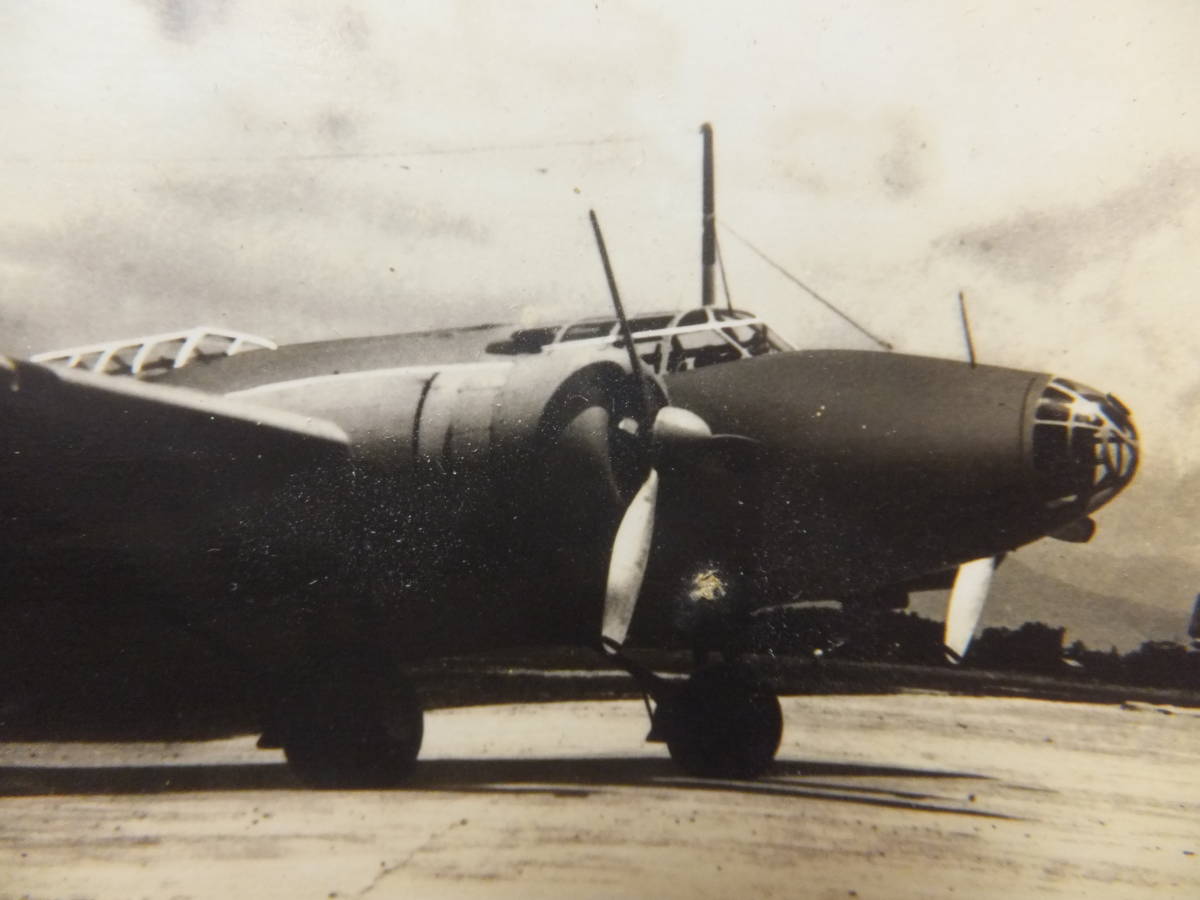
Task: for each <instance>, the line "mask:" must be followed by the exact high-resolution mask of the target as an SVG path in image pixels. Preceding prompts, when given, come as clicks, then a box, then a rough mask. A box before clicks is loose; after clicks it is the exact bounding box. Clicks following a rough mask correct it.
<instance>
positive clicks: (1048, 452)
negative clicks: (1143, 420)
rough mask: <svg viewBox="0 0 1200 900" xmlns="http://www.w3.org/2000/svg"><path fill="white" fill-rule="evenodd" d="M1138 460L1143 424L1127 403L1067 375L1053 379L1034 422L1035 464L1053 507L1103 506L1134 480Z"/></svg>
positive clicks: (1088, 509)
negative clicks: (1136, 420) (1136, 422)
mask: <svg viewBox="0 0 1200 900" xmlns="http://www.w3.org/2000/svg"><path fill="white" fill-rule="evenodd" d="M1137 462H1138V437H1137V429H1136V428H1134V426H1133V419H1132V417H1131V416H1130V412H1129V409H1128V408H1127V407H1126V406H1125V404H1123V403H1122V402H1121V401H1120V400H1118V399H1117V398H1116V397H1114V396H1113V395H1112V394H1101V393H1100V392H1099V391H1097V390H1095V389H1093V388H1090V387H1086V386H1085V385H1081V384H1077V383H1076V382H1073V381H1068V380H1067V379H1066V378H1052V379H1051V380H1050V383H1049V384H1048V385H1046V388H1045V389H1044V390H1043V391H1042V395H1041V397H1039V398H1038V402H1037V408H1036V410H1035V412H1034V422H1033V464H1034V468H1035V469H1036V470H1037V471H1038V473H1039V474H1040V475H1041V476H1042V477H1043V478H1044V484H1045V497H1046V506H1047V508H1048V509H1051V510H1055V509H1060V508H1079V509H1081V510H1082V511H1083V512H1085V513H1090V512H1092V511H1093V510H1096V509H1099V508H1100V507H1101V506H1103V505H1104V504H1105V503H1107V502H1108V501H1109V500H1111V499H1112V498H1113V497H1115V496H1116V495H1117V493H1118V492H1120V490H1121V489H1122V488H1124V487H1125V485H1127V484H1129V482H1130V481H1131V480H1132V479H1133V475H1134V472H1135V471H1137Z"/></svg>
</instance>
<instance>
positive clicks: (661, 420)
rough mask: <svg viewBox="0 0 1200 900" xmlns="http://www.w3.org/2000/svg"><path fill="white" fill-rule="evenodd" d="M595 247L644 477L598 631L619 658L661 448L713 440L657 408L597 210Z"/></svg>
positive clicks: (647, 537) (646, 550) (619, 540)
mask: <svg viewBox="0 0 1200 900" xmlns="http://www.w3.org/2000/svg"><path fill="white" fill-rule="evenodd" d="M588 216H589V218H590V219H591V223H592V231H593V233H594V234H595V236H596V245H597V247H598V248H599V250H600V261H601V262H602V263H603V265H604V275H605V278H606V279H607V281H608V290H609V294H610V295H611V297H612V302H613V308H614V309H615V310H616V314H617V321H618V322H619V323H620V329H621V337H622V341H623V342H624V344H625V347H626V349H627V350H628V351H629V366H630V370H631V372H630V377H631V378H633V379H634V380H635V381H636V382H637V385H638V388H639V391H638V396H639V399H640V403H639V408H638V410H637V415H636V435H635V436H636V438H637V453H638V457H639V459H638V471H639V472H644V473H645V475H644V477H643V480H642V483H641V486H640V487H639V488H638V489H637V492H636V493H635V494H634V495H633V499H632V500H631V501H630V502H629V505H628V506H627V507H626V509H625V513H624V515H622V517H621V523H620V525H619V526H618V527H617V533H616V537H615V538H614V539H613V548H612V555H611V557H610V558H609V564H608V579H607V583H606V585H605V589H604V615H603V619H602V624H601V629H600V641H601V645H602V647H603V648H604V649H605V650H606V651H609V652H613V653H619V652H620V650H621V645H622V643H623V642H624V641H625V637H626V635H627V634H628V633H629V625H630V623H631V622H632V621H633V613H634V610H635V608H636V607H637V600H638V595H639V594H640V593H641V590H642V582H643V580H644V579H645V577H646V566H647V564H648V563H649V560H650V543H651V540H652V539H653V537H654V519H655V512H656V510H657V505H658V483H659V477H658V471H657V470H656V468H655V463H656V461H657V457H658V453H659V449H660V448H661V446H662V444H663V443H664V442H665V443H670V444H680V443H685V444H686V443H689V442H695V441H703V440H704V439H708V438H711V437H712V430H711V429H710V428H709V427H708V424H707V423H706V422H705V421H704V420H703V419H701V418H700V417H699V416H697V415H695V414H694V413H691V412H688V411H687V410H683V409H678V408H676V407H671V406H663V407H661V408H658V409H656V408H655V403H654V397H653V394H652V391H651V386H650V380H649V376H648V374H647V373H646V372H645V366H644V364H643V362H642V359H641V357H639V356H638V353H637V348H636V347H635V346H634V342H633V332H632V331H631V330H630V328H629V320H628V319H627V318H626V316H625V308H624V307H623V306H622V304H621V295H620V292H619V291H618V290H617V282H616V278H615V277H614V276H613V271H612V265H611V264H610V263H609V259H608V250H607V248H606V247H605V245H604V235H603V234H601V232H600V223H599V221H598V220H597V219H596V213H595V211H594V210H590V211H589V212H588Z"/></svg>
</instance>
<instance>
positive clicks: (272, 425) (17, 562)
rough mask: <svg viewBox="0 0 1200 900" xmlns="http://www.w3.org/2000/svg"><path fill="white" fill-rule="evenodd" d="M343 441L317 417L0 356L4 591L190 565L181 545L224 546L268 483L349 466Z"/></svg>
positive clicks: (272, 487)
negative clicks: (108, 573) (181, 556)
mask: <svg viewBox="0 0 1200 900" xmlns="http://www.w3.org/2000/svg"><path fill="white" fill-rule="evenodd" d="M348 443H349V441H348V438H347V436H346V434H345V433H344V432H343V431H342V429H341V428H339V427H338V426H337V425H335V424H333V423H331V422H328V421H325V420H321V419H317V418H312V417H307V416H302V415H295V414H292V413H287V412H281V411H278V410H270V409H260V408H257V407H255V406H253V405H251V404H247V403H242V402H238V401H233V400H228V399H225V398H223V397H220V396H216V395H209V394H203V393H199V392H195V391H189V390H186V389H183V388H172V387H165V386H162V385H155V384H151V383H146V382H141V381H137V380H134V379H132V378H118V377H114V376H107V375H97V374H92V373H89V372H81V371H77V370H57V369H51V368H49V367H46V366H43V365H39V364H37V363H31V362H23V361H13V360H10V359H8V358H4V357H0V496H2V497H3V498H4V499H3V507H2V509H3V513H4V519H5V522H4V527H5V529H6V531H7V535H8V536H7V539H6V540H5V542H4V548H3V549H2V550H0V558H3V560H4V561H5V562H6V563H7V566H6V571H7V572H8V592H7V593H8V594H9V596H10V597H15V596H26V595H27V594H28V592H29V590H30V589H32V590H35V591H45V592H47V593H48V594H49V596H51V597H54V596H60V595H63V594H67V595H70V594H81V593H83V591H82V590H81V587H82V585H81V584H80V583H75V584H72V583H71V581H70V579H69V578H68V577H67V576H65V575H64V574H63V573H65V572H68V571H70V572H74V573H77V574H76V577H77V578H82V579H93V580H94V578H95V576H96V575H97V574H101V575H103V574H105V572H106V571H108V570H111V569H112V568H113V567H117V568H118V569H119V568H121V567H125V568H127V569H129V570H131V571H133V570H139V571H144V570H146V568H147V562H148V561H150V562H152V563H155V564H154V565H151V566H150V568H155V569H158V570H160V571H164V572H165V571H168V570H171V569H172V568H179V567H182V568H181V569H180V572H179V574H177V575H176V576H174V577H176V578H178V579H185V578H188V577H194V573H195V572H196V570H197V568H198V566H197V564H198V563H199V562H201V561H202V560H200V559H196V558H191V559H179V558H172V554H175V555H176V556H177V555H178V553H179V552H180V551H179V550H178V549H177V548H180V547H187V548H190V549H189V551H188V552H189V553H191V554H193V557H195V556H196V555H197V554H200V553H204V554H209V555H210V557H211V556H212V555H218V556H219V554H220V553H221V552H223V550H226V549H228V548H223V547H222V546H221V542H222V541H223V540H224V539H225V537H227V536H228V535H230V534H231V533H236V531H237V527H238V523H239V522H241V521H244V520H245V518H246V517H247V515H248V514H249V513H250V512H252V510H253V509H254V507H255V505H256V504H257V503H258V502H259V501H260V500H261V499H262V498H263V497H265V496H266V495H267V492H278V491H279V490H281V489H288V487H289V486H292V487H295V486H296V485H298V484H301V483H303V482H304V481H305V480H308V481H309V482H310V483H312V481H313V480H314V479H320V478H321V477H322V476H323V474H327V473H329V472H330V471H331V470H338V469H343V468H344V467H345V464H346V461H347V459H348V456H349V447H348ZM98 569H99V570H102V571H97V570H98ZM22 589H25V590H22Z"/></svg>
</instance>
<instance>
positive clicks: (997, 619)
mask: <svg viewBox="0 0 1200 900" xmlns="http://www.w3.org/2000/svg"><path fill="white" fill-rule="evenodd" d="M1113 564H1114V565H1117V564H1119V569H1120V574H1121V580H1120V583H1121V584H1122V585H1123V591H1122V593H1123V594H1124V593H1125V592H1126V591H1127V592H1128V593H1127V595H1125V596H1118V595H1117V594H1116V593H1109V592H1102V591H1097V590H1090V589H1087V588H1083V587H1080V586H1078V585H1076V584H1073V583H1071V582H1069V581H1066V580H1063V579H1061V578H1057V577H1055V576H1054V575H1050V574H1047V573H1046V572H1045V571H1043V570H1041V569H1040V568H1037V569H1035V568H1033V567H1032V566H1030V565H1028V564H1027V563H1025V562H1023V561H1022V560H1020V559H1019V558H1016V557H1010V558H1009V559H1007V560H1005V562H1004V563H1003V564H1002V565H1001V566H1000V568H999V569H998V570H997V571H996V577H995V581H994V582H993V585H992V593H991V596H990V598H989V599H988V604H987V607H986V609H985V610H984V614H983V625H984V627H991V626H1003V627H1007V628H1015V627H1017V626H1019V625H1021V624H1022V623H1024V622H1044V623H1045V624H1047V625H1051V626H1055V627H1058V626H1064V627H1065V628H1066V629H1067V634H1066V638H1065V642H1066V643H1068V644H1069V643H1070V642H1071V641H1074V640H1082V641H1083V642H1084V643H1085V644H1087V645H1088V647H1089V648H1091V649H1093V650H1107V649H1108V648H1109V647H1110V646H1115V647H1116V648H1117V649H1118V650H1120V651H1121V652H1127V651H1129V650H1132V649H1134V648H1135V647H1137V646H1138V645H1140V644H1142V643H1143V642H1145V641H1148V640H1169V641H1176V642H1178V643H1186V642H1187V640H1188V637H1187V623H1188V618H1189V616H1190V615H1191V609H1192V603H1193V601H1194V599H1195V591H1196V590H1200V567H1197V566H1192V565H1189V564H1188V563H1185V562H1183V561H1181V560H1178V559H1173V558H1169V557H1150V556H1139V557H1131V558H1124V559H1121V560H1119V561H1115V562H1114V563H1113ZM1106 580H1108V579H1106ZM1110 583H1111V582H1110ZM1165 583H1170V584H1175V585H1180V586H1183V585H1190V586H1191V588H1190V590H1191V593H1187V592H1186V590H1187V589H1184V588H1182V587H1181V588H1180V593H1179V600H1178V605H1177V606H1176V604H1175V603H1174V602H1171V603H1169V604H1164V603H1163V601H1162V598H1161V597H1157V596H1156V597H1155V601H1156V602H1146V601H1144V600H1140V599H1137V598H1138V595H1139V593H1142V592H1153V593H1155V594H1157V593H1158V591H1156V590H1155V587H1157V586H1161V585H1163V584H1165ZM946 596H947V594H946V592H944V591H939V592H930V593H927V594H922V595H917V596H914V597H913V609H915V610H916V611H917V612H920V613H921V614H922V615H926V616H930V617H932V618H938V619H941V618H943V617H944V615H945V602H946Z"/></svg>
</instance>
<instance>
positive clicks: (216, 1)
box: [143, 0, 229, 43]
mask: <svg viewBox="0 0 1200 900" xmlns="http://www.w3.org/2000/svg"><path fill="white" fill-rule="evenodd" d="M143 3H144V4H145V5H146V6H148V7H149V8H150V9H151V11H152V12H153V13H154V15H155V18H156V19H157V21H158V27H159V30H160V31H161V32H162V34H163V35H164V36H165V37H166V38H168V39H169V40H172V41H177V42H179V43H191V42H192V41H194V40H196V39H197V38H198V37H199V36H200V35H201V34H202V33H203V32H204V31H205V29H207V28H208V27H209V26H211V25H214V24H218V23H220V22H222V21H223V20H224V18H225V14H226V12H227V10H228V8H229V0H143Z"/></svg>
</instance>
